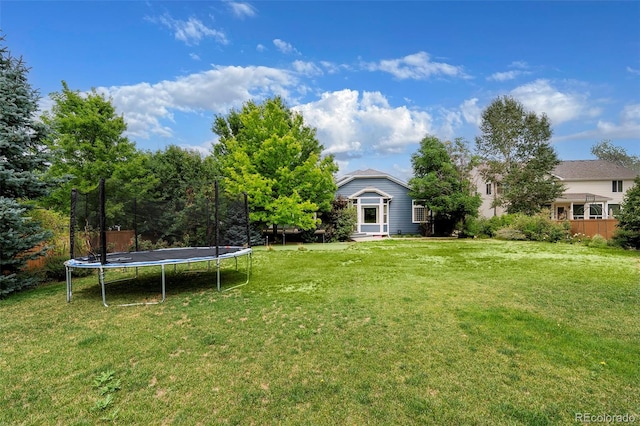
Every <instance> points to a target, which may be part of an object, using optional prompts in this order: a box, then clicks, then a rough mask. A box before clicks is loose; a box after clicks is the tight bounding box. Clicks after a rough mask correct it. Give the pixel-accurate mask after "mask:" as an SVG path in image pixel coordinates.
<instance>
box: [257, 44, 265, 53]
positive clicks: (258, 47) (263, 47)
mask: <svg viewBox="0 0 640 426" xmlns="http://www.w3.org/2000/svg"><path fill="white" fill-rule="evenodd" d="M256 50H257V51H258V52H264V51H265V50H267V48H266V47H265V46H264V44H260V43H258V45H257V46H256Z"/></svg>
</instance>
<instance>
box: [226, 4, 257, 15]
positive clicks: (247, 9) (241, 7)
mask: <svg viewBox="0 0 640 426" xmlns="http://www.w3.org/2000/svg"><path fill="white" fill-rule="evenodd" d="M227 4H228V5H229V7H230V8H231V12H232V13H233V14H234V15H235V16H236V17H238V18H240V19H244V18H252V17H254V16H256V14H257V12H256V8H255V7H253V6H251V5H250V4H249V3H240V2H229V3H227Z"/></svg>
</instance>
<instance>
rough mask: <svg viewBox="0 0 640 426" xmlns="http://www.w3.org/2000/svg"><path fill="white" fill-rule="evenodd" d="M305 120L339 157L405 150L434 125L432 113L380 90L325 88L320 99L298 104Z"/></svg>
mask: <svg viewBox="0 0 640 426" xmlns="http://www.w3.org/2000/svg"><path fill="white" fill-rule="evenodd" d="M293 109H295V110H297V111H299V112H301V113H302V115H303V116H304V118H305V121H306V122H307V123H308V124H309V125H310V126H312V127H315V128H316V129H317V135H318V139H319V140H320V142H321V143H322V144H323V145H324V147H325V153H330V154H334V155H335V156H336V158H337V159H339V160H342V161H344V160H347V159H349V158H357V157H361V156H363V154H365V153H374V154H382V155H384V154H388V153H394V152H404V150H405V149H406V148H407V146H408V145H411V144H417V143H419V142H420V140H421V139H422V138H423V137H424V136H425V135H426V134H427V133H429V131H430V129H431V121H432V120H431V116H430V115H429V114H427V113H426V112H421V111H412V110H409V109H407V108H406V107H404V106H403V107H391V106H390V105H389V103H388V101H387V99H386V98H385V97H384V96H383V95H382V94H381V93H379V92H363V93H362V95H361V96H360V93H359V92H358V91H355V90H349V89H345V90H341V91H337V92H325V93H323V94H322V96H321V98H320V99H319V100H318V101H315V102H310V103H307V104H303V105H298V106H296V107H294V108H293Z"/></svg>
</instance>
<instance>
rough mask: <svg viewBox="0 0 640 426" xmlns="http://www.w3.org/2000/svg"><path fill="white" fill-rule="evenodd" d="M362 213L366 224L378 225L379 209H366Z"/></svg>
mask: <svg viewBox="0 0 640 426" xmlns="http://www.w3.org/2000/svg"><path fill="white" fill-rule="evenodd" d="M362 212H363V216H364V223H378V208H377V207H364V208H363V209H362Z"/></svg>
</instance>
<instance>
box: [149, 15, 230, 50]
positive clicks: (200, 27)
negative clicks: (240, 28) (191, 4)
mask: <svg viewBox="0 0 640 426" xmlns="http://www.w3.org/2000/svg"><path fill="white" fill-rule="evenodd" d="M146 19H147V21H149V22H153V23H155V24H160V25H162V26H164V27H166V28H168V29H169V30H171V31H172V32H173V35H174V37H175V38H176V40H180V41H182V42H184V43H185V44H187V45H189V46H192V45H197V44H199V43H200V41H201V40H202V39H204V38H208V37H211V38H213V39H215V40H216V41H217V42H218V43H220V44H228V40H227V36H226V35H225V34H224V32H222V31H219V30H216V29H213V28H209V27H207V26H206V25H205V24H203V23H202V21H200V20H199V19H197V18H194V17H191V18H189V19H188V20H186V21H183V20H180V19H174V18H172V17H171V16H170V15H169V14H166V13H165V14H164V15H162V16H157V17H147V18H146Z"/></svg>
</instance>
